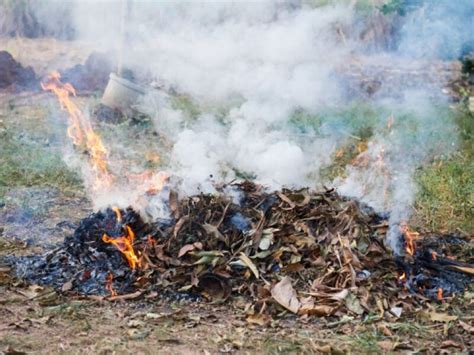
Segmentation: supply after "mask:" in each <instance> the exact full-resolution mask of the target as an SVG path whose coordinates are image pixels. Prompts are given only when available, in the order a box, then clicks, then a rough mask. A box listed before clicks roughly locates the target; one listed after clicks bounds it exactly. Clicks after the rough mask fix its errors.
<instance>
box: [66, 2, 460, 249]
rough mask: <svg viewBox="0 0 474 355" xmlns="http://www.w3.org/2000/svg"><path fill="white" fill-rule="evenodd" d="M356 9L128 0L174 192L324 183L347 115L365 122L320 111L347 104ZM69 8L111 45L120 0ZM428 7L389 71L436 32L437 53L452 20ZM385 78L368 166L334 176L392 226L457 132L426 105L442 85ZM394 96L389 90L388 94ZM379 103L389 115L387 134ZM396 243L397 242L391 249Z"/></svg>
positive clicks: (85, 32)
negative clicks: (423, 169)
mask: <svg viewBox="0 0 474 355" xmlns="http://www.w3.org/2000/svg"><path fill="white" fill-rule="evenodd" d="M354 3H355V2H354V1H346V2H340V3H339V2H338V4H339V5H331V4H330V5H327V6H319V7H311V6H308V5H305V4H304V3H303V4H301V3H300V2H299V1H293V2H273V1H258V2H228V1H219V2H190V1H187V2H182V1H181V2H173V3H171V2H161V1H155V2H136V1H135V2H132V3H131V4H132V5H131V12H130V16H129V22H128V27H127V28H128V40H127V42H126V45H125V58H124V62H125V63H126V65H127V66H129V67H130V68H132V69H133V70H134V71H135V72H136V73H137V75H138V76H139V77H140V78H142V79H145V81H147V82H148V83H150V82H155V83H158V84H159V86H160V87H164V88H167V89H168V92H164V91H159V90H151V91H150V92H149V94H148V95H147V96H146V97H144V99H143V101H142V102H141V104H140V110H141V111H143V112H146V113H147V114H149V115H150V116H152V117H153V120H154V124H155V127H156V130H157V131H158V132H159V133H160V134H161V135H162V136H164V137H166V139H167V141H168V142H169V143H170V147H171V148H170V150H169V152H168V156H167V159H164V161H166V163H165V164H164V165H163V166H162V169H163V170H166V171H169V172H170V173H171V174H174V175H177V176H179V177H181V178H182V185H181V190H182V192H184V193H187V194H192V193H196V192H198V191H206V192H209V191H213V182H216V181H230V180H232V179H234V178H239V177H242V176H247V177H253V178H255V179H256V180H257V181H258V182H261V183H263V184H265V185H267V186H269V187H271V188H280V187H281V186H291V187H296V186H310V187H316V186H318V185H320V183H321V182H322V181H321V178H320V171H321V169H322V168H325V167H327V166H328V165H330V164H331V163H332V161H333V157H334V153H335V152H336V150H337V149H339V148H341V147H344V144H345V143H346V142H347V141H348V139H349V138H350V137H351V136H353V135H354V134H356V133H357V128H355V126H354V122H353V121H354V120H358V121H361V122H363V121H364V117H356V118H355V119H354V118H353V117H351V116H350V115H347V117H342V119H341V117H338V118H335V117H332V116H331V115H330V114H329V115H328V114H323V113H322V112H323V111H325V112H327V111H328V110H329V111H330V110H335V109H336V108H338V107H340V106H342V105H344V104H346V103H347V102H349V101H350V100H351V98H348V97H347V92H348V90H347V89H348V88H347V83H345V82H344V79H343V77H342V76H341V75H340V70H341V68H343V67H345V66H347V65H348V64H350V63H352V62H353V61H354V58H355V57H356V56H359V57H360V56H363V55H365V54H367V53H364V52H363V51H364V50H365V48H367V45H366V43H361V42H360V41H359V38H358V34H359V33H360V29H357V30H356V28H358V26H360V19H357V18H356V17H357V15H356V13H355V10H354V6H353V5H354ZM463 4H464V3H463ZM466 4H467V3H466ZM466 4H464V5H463V6H469V5H466ZM443 6H444V5H443ZM423 8H425V7H422V8H421V9H420V10H419V11H423ZM74 9H75V20H76V29H77V33H78V34H79V36H80V38H82V39H85V40H89V41H95V42H96V43H100V44H101V45H102V46H103V47H104V48H117V47H118V44H119V42H120V38H119V34H118V33H119V23H120V7H119V6H117V3H116V2H112V3H111V2H98V3H97V2H93V3H92V2H87V1H86V2H80V1H79V2H76V3H75V7H74ZM374 11H377V10H376V9H375V8H374ZM432 13H433V14H434V15H436V21H437V22H436V23H434V24H433V26H431V27H430V28H431V29H433V31H436V33H430V34H427V33H426V32H423V34H424V35H423V36H418V37H417V36H416V35H415V34H418V35H419V34H420V32H419V31H418V30H419V28H417V27H416V26H415V21H412V19H413V17H409V18H407V19H406V20H405V21H406V26H405V27H403V28H402V31H401V34H400V35H401V39H400V51H399V52H389V53H384V55H381V56H378V57H376V56H374V58H376V59H377V61H379V62H382V64H384V65H385V67H387V68H388V69H389V70H391V73H392V74H393V73H396V72H397V67H396V66H393V65H392V63H397V60H398V59H399V57H400V53H402V52H403V53H404V54H408V55H416V57H417V58H420V57H423V56H424V53H420V52H419V51H418V52H417V51H414V49H416V48H425V49H426V48H427V47H426V45H425V44H424V43H423V42H425V41H428V42H429V41H430V38H437V39H439V40H437V41H436V43H434V42H433V43H434V44H435V45H436V50H435V49H433V50H429V51H428V52H429V56H430V57H433V55H436V53H438V52H437V51H438V50H439V49H440V48H441V47H442V46H441V45H440V43H442V41H443V38H445V37H443V36H442V35H441V34H440V32H441V31H443V30H445V29H446V26H448V27H449V25H447V24H446V23H443V19H442V18H441V17H440V16H438V15H439V11H433V12H432ZM424 14H426V12H424ZM412 16H414V17H416V15H412ZM426 18H427V19H428V20H430V19H432V17H430V16H426ZM445 18H446V19H447V21H448V19H449V18H450V17H449V16H445ZM356 23H358V24H359V25H358V26H355V24H356ZM430 36H431V37H430ZM433 36H434V37H433ZM461 42H462V41H461ZM461 42H459V43H461ZM456 43H457V44H456V48H455V50H456V51H458V52H459V50H460V44H459V43H458V42H456ZM415 52H416V53H415ZM361 65H362V66H363V64H361ZM415 69H416V70H418V68H415ZM410 70H414V69H413V68H412V69H410ZM369 74H370V70H369ZM392 74H391V75H392ZM384 75H385V74H384V72H382V73H381V74H380V73H378V76H377V81H378V83H379V84H380V85H381V87H382V89H381V90H380V93H381V94H379V95H376V96H375V97H374V98H373V99H372V101H369V103H371V104H373V105H376V106H381V107H384V108H385V110H384V111H383V113H381V114H380V115H379V117H377V119H376V122H367V126H368V128H369V129H370V130H372V131H373V136H372V137H371V138H370V141H369V143H368V149H367V151H366V152H365V153H363V154H362V155H361V157H360V159H362V160H363V161H362V162H361V163H360V164H355V165H353V166H349V167H348V168H347V170H346V174H345V177H344V178H338V179H336V180H335V181H334V182H333V184H334V185H335V186H336V187H338V188H339V190H340V191H341V192H342V193H343V194H345V195H348V196H353V197H356V198H358V199H360V200H361V201H363V202H366V203H368V204H369V205H370V206H372V207H373V208H375V209H376V210H377V211H390V212H391V223H392V226H396V225H397V224H398V223H400V222H401V221H402V220H405V219H408V218H409V216H410V209H411V206H412V204H413V200H414V196H415V192H416V186H415V183H414V180H413V176H414V173H415V171H416V169H417V168H418V167H419V166H420V165H421V164H422V163H423V162H424V161H426V160H429V159H430V157H432V156H433V155H436V154H440V153H443V154H447V153H449V152H450V151H451V150H452V149H453V147H454V144H455V134H454V124H453V122H450V121H448V120H445V119H444V117H439V116H438V112H437V110H436V109H435V108H434V105H433V100H432V96H435V101H437V102H441V101H443V99H440V97H441V96H439V95H433V94H434V91H436V90H438V91H440V90H441V88H439V87H437V86H436V83H433V82H432V81H431V82H430V84H429V85H425V83H424V82H423V81H419V82H418V83H417V84H416V85H415V86H416V91H413V86H405V85H404V84H403V83H398V84H397V85H395V84H394V83H393V82H392V81H390V78H389V77H388V76H387V77H385V76H384ZM350 89H351V91H350V92H356V93H357V92H359V91H360V89H359V88H354V87H351V88H350ZM388 89H390V90H388ZM172 92H178V93H179V94H181V95H184V96H185V97H188V98H190V100H191V101H192V102H193V105H194V106H196V107H198V109H197V112H195V113H194V114H192V115H190V114H189V113H188V112H186V108H183V107H182V106H181V107H179V106H177V105H176V104H175V101H174V99H175V95H174V94H173V93H172ZM393 92H395V93H396V98H393V97H390V98H387V95H391V93H393ZM362 96H363V95H362ZM387 111H390V112H391V114H393V117H394V124H393V127H392V128H390V129H387V119H388V115H387ZM297 115H303V116H304V117H306V116H305V115H307V117H308V121H305V120H304V119H302V120H300V121H298V120H296V121H295V116H297ZM300 118H301V117H300ZM302 126H303V127H302ZM326 183H327V182H326ZM394 228H395V227H393V228H392V229H391V231H392V233H395V234H397V233H396V232H395V229H394ZM396 240H397V239H396V238H391V245H392V247H393V248H394V250H397V246H396Z"/></svg>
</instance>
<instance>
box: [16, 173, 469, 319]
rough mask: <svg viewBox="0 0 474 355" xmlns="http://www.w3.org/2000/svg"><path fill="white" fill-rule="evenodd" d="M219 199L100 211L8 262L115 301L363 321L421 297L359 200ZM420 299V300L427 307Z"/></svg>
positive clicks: (256, 192) (247, 185)
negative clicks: (42, 250) (58, 241)
mask: <svg viewBox="0 0 474 355" xmlns="http://www.w3.org/2000/svg"><path fill="white" fill-rule="evenodd" d="M220 192H221V193H220V194H214V195H210V194H201V195H197V196H192V197H188V198H184V199H181V200H178V199H177V197H176V194H174V193H172V192H171V193H170V198H169V201H168V206H167V207H168V208H169V209H170V211H171V216H170V218H169V219H168V220H160V221H159V222H156V223H144V222H143V221H142V220H141V218H140V216H139V215H138V214H137V213H135V212H134V211H133V210H132V209H127V210H119V209H117V208H115V209H107V210H106V211H104V212H97V213H93V214H92V215H90V216H89V217H87V218H85V219H84V220H83V221H82V223H81V225H80V226H79V227H78V228H77V230H76V231H75V233H74V235H72V236H70V237H67V238H66V239H65V241H64V244H63V245H62V246H60V247H59V248H58V249H56V250H53V251H51V252H49V253H47V254H45V255H33V256H27V257H19V258H12V259H11V260H10V262H11V263H12V264H13V265H14V268H15V271H16V275H17V276H18V277H20V278H22V279H25V280H27V281H28V282H30V283H34V284H41V285H45V284H46V285H53V286H54V287H55V288H56V289H58V290H62V291H63V292H67V293H74V294H83V295H84V294H85V295H102V296H104V297H106V298H108V299H111V300H114V299H117V298H138V297H147V298H150V297H157V296H160V295H165V294H166V295H170V294H173V295H176V296H179V297H182V296H184V297H187V296H192V297H194V296H197V297H200V298H205V299H212V300H220V301H225V300H227V299H232V298H233V297H235V296H239V295H240V296H243V297H244V298H245V299H247V300H248V301H249V302H250V303H251V304H252V309H253V310H254V311H256V312H264V311H269V312H271V311H275V310H277V309H279V308H281V307H282V306H283V307H284V308H286V309H288V310H290V311H291V312H294V313H298V314H310V315H317V316H327V315H341V314H346V313H352V314H359V315H360V314H364V313H368V312H377V310H378V309H379V306H380V300H386V302H385V301H384V302H385V303H386V305H387V307H389V309H392V308H396V307H398V306H399V305H400V304H401V303H403V304H406V303H407V301H406V298H407V296H408V294H409V292H418V293H419V292H421V291H420V290H418V289H417V290H408V289H407V287H406V285H405V284H404V281H402V280H400V273H401V270H400V268H399V267H397V263H396V260H395V259H394V258H393V257H392V256H391V253H390V252H389V251H388V250H387V249H386V248H385V246H384V244H383V238H384V234H385V231H386V227H387V223H386V220H385V219H384V218H382V217H381V216H380V215H377V214H375V213H374V212H373V211H372V210H371V209H369V208H367V207H365V206H362V205H360V204H359V203H357V202H356V201H354V200H349V199H346V198H343V197H341V196H339V195H338V194H337V193H336V192H335V191H333V190H327V191H324V192H320V193H316V192H311V191H309V190H308V189H300V190H289V189H283V190H281V191H276V192H267V191H266V190H265V189H264V188H263V187H262V186H260V185H257V184H254V183H252V182H243V183H240V184H231V185H227V186H222V187H221V188H220ZM123 238H125V239H123ZM111 240H115V241H116V242H117V244H118V245H119V244H120V243H121V244H120V245H119V246H118V247H117V246H115V245H113V243H111ZM125 241H129V242H130V245H131V246H132V249H127V248H126V247H125V245H124V244H125ZM119 249H120V250H119ZM133 253H135V254H134V255H135V257H136V259H134V258H133V257H132V256H133V255H131V254H133ZM420 270H421V268H420ZM430 272H431V273H433V272H436V270H430ZM451 272H454V273H458V272H457V271H455V270H454V271H453V270H451ZM463 277H467V276H466V275H465V274H463ZM458 279H459V278H456V280H458ZM467 280H470V279H469V277H467ZM446 282H449V280H447V281H446ZM467 284H468V283H465V282H464V283H461V284H456V285H455V286H456V287H455V288H451V289H450V290H449V292H450V293H451V294H452V293H455V292H462V290H463V288H464V287H465V286H466V285H467ZM427 295H428V294H427ZM447 295H448V294H445V296H447ZM418 296H419V297H414V298H413V299H412V301H413V302H415V303H416V302H423V301H426V300H428V298H427V297H425V296H426V295H423V293H422V292H421V294H418Z"/></svg>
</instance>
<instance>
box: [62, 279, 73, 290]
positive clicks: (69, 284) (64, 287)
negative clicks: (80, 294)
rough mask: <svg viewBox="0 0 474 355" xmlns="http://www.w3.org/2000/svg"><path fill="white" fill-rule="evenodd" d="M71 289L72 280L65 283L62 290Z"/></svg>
mask: <svg viewBox="0 0 474 355" xmlns="http://www.w3.org/2000/svg"><path fill="white" fill-rule="evenodd" d="M71 289H72V281H68V282H66V283H64V284H63V286H62V287H61V291H63V292H67V291H70V290H71Z"/></svg>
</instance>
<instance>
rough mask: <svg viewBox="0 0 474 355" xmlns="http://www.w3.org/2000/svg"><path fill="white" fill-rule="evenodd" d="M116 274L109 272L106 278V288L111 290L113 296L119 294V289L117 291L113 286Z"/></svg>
mask: <svg viewBox="0 0 474 355" xmlns="http://www.w3.org/2000/svg"><path fill="white" fill-rule="evenodd" d="M113 281H114V275H112V273H111V272H109V273H108V274H107V278H106V280H105V289H106V290H107V291H109V293H110V295H111V296H117V291H115V289H114V286H113Z"/></svg>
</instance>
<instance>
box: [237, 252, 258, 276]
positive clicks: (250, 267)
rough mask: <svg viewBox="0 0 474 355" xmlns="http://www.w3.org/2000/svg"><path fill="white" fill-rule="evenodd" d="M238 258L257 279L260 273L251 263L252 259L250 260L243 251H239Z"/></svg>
mask: <svg viewBox="0 0 474 355" xmlns="http://www.w3.org/2000/svg"><path fill="white" fill-rule="evenodd" d="M239 259H240V260H241V261H242V262H243V263H244V264H245V265H246V266H247V267H248V268H249V269H250V270H251V271H252V273H253V274H254V275H255V277H256V278H257V279H258V278H259V276H260V274H259V272H258V269H257V267H256V266H255V264H254V263H253V261H252V260H250V258H249V257H248V256H247V255H245V253H243V252H241V253H240V257H239Z"/></svg>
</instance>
